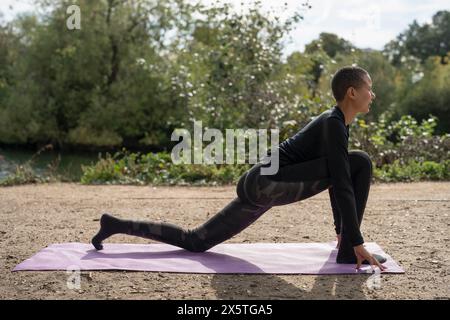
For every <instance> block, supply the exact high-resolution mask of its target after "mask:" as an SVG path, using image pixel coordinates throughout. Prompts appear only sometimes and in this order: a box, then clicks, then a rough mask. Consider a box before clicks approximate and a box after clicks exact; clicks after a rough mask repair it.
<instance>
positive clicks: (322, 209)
mask: <svg viewBox="0 0 450 320" xmlns="http://www.w3.org/2000/svg"><path fill="white" fill-rule="evenodd" d="M234 196H235V189H234V187H232V186H229V187H228V186H227V187H215V188H210V187H157V188H155V187H148V186H147V187H138V186H82V185H78V184H49V185H27V186H17V187H8V188H0V204H1V205H0V246H1V249H0V261H1V279H0V298H2V299H449V298H450V287H449V286H450V277H449V271H450V268H449V265H450V263H449V261H450V258H449V257H450V254H449V253H450V250H449V245H450V242H449V241H450V232H449V229H450V228H449V227H450V219H449V214H450V182H438V183H431V182H426V183H412V184H404V183H401V184H400V183H399V184H374V185H372V187H371V193H370V196H369V201H368V204H367V209H366V213H365V219H364V222H363V226H362V230H363V235H364V237H365V240H366V241H367V242H369V241H376V242H377V243H378V244H380V245H381V246H382V247H383V249H384V250H385V251H386V252H387V253H388V254H390V255H391V256H392V257H393V258H394V259H396V260H397V262H398V263H399V264H400V265H401V266H402V267H403V268H404V269H405V270H406V273H405V274H403V275H398V274H384V275H382V276H381V283H380V288H379V289H373V288H372V289H370V288H369V287H368V286H367V283H366V281H367V279H368V277H369V276H368V275H353V276H347V275H339V276H335V275H331V276H330V275H328V276H306V275H223V274H174V273H158V272H123V271H109V272H97V271H94V272H82V276H81V289H79V290H74V289H69V288H68V287H67V284H66V282H67V279H68V275H67V274H66V272H65V271H53V272H48V271H47V272H29V271H26V272H14V273H13V272H11V270H12V269H13V268H14V266H15V265H17V264H18V263H20V262H22V261H23V260H24V259H27V258H29V257H30V256H31V255H33V254H34V253H36V252H37V251H39V250H40V249H42V248H44V247H46V246H47V245H49V244H51V243H58V242H72V241H80V242H89V240H90V238H91V237H92V235H93V234H95V232H96V230H97V228H98V218H99V217H100V214H101V213H102V212H110V213H113V214H115V215H118V216H120V217H124V218H125V217H129V218H136V219H152V220H164V221H168V222H172V223H175V224H179V225H182V226H184V227H195V226H197V225H198V224H200V223H202V222H203V221H205V220H206V219H207V218H208V217H209V216H211V215H213V214H214V213H215V212H217V211H218V210H219V209H221V208H222V207H223V206H224V205H226V204H227V203H228V202H229V201H230V200H231V199H232V198H233V197H234ZM331 240H334V230H333V227H332V213H331V206H330V202H329V199H328V193H327V192H322V193H321V194H319V195H316V196H315V197H312V198H310V199H307V200H305V201H302V202H297V203H294V204H290V205H286V206H281V207H275V208H272V209H271V210H270V211H268V212H266V213H265V214H264V215H263V216H262V217H261V218H260V219H259V220H257V221H256V222H255V223H254V224H253V225H251V226H250V227H249V228H247V229H246V230H244V231H243V232H242V233H240V234H238V235H237V236H235V237H234V238H232V239H230V240H228V242H229V243H233V242H234V243H237V242H327V241H331ZM109 241H110V242H136V243H148V242H149V241H147V240H145V239H140V238H134V237H129V236H114V237H113V238H111V239H110V240H109ZM150 242H151V241H150Z"/></svg>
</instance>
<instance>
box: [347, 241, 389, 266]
mask: <svg viewBox="0 0 450 320" xmlns="http://www.w3.org/2000/svg"><path fill="white" fill-rule="evenodd" d="M353 249H354V250H355V254H356V259H357V260H356V261H357V264H356V269H359V267H361V264H362V263H363V261H364V260H367V261H369V263H370V265H373V266H377V267H378V268H380V270H381V271H384V270H386V267H385V266H383V265H382V264H381V263H379V262H378V260H377V259H375V258H374V257H373V256H372V255H371V254H370V252H369V251H367V250H366V248H364V245H362V244H360V245H359V246H356V247H353Z"/></svg>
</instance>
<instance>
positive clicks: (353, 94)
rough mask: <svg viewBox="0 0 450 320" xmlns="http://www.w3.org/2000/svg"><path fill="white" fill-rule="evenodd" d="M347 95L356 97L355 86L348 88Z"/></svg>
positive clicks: (352, 97) (351, 97)
mask: <svg viewBox="0 0 450 320" xmlns="http://www.w3.org/2000/svg"><path fill="white" fill-rule="evenodd" d="M347 95H348V97H349V98H350V99H355V98H356V90H355V88H353V87H348V89H347Z"/></svg>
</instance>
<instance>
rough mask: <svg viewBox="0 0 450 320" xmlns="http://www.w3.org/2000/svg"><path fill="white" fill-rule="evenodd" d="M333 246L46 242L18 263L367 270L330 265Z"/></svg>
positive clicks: (396, 269) (38, 266) (395, 268)
mask: <svg viewBox="0 0 450 320" xmlns="http://www.w3.org/2000/svg"><path fill="white" fill-rule="evenodd" d="M335 246H336V242H330V243H239V244H236V243H222V244H219V245H217V246H215V247H213V248H211V249H210V250H208V251H206V252H202V253H193V252H189V251H186V250H184V249H180V248H178V247H174V246H171V245H167V244H159V243H158V244H109V243H105V244H104V249H103V250H102V251H96V250H95V249H94V248H93V246H92V245H90V244H86V243H62V244H52V245H50V246H48V247H47V248H45V249H43V250H41V251H39V252H38V253H36V254H35V255H34V256H32V257H31V258H29V259H27V260H25V261H24V262H22V263H20V264H19V265H18V266H16V267H15V268H14V270H13V271H22V270H68V269H71V270H74V269H79V270H133V271H160V272H178V273H272V274H357V273H367V272H371V271H372V269H371V267H370V266H363V267H362V268H361V269H360V270H356V269H355V264H336V263H335V260H336V254H337V250H336V249H335ZM365 246H366V248H367V249H368V250H369V251H370V252H371V253H378V254H381V255H383V256H385V257H386V258H387V262H386V263H384V265H385V266H386V267H388V269H387V270H386V271H385V272H384V273H404V270H403V269H402V268H401V267H400V266H399V265H398V264H397V263H396V262H395V261H394V260H393V259H392V258H391V257H390V256H389V255H387V254H386V253H385V252H383V250H382V249H381V248H380V247H379V246H378V245H377V244H376V243H373V242H371V243H366V244H365Z"/></svg>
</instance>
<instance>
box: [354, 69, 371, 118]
mask: <svg viewBox="0 0 450 320" xmlns="http://www.w3.org/2000/svg"><path fill="white" fill-rule="evenodd" d="M356 92H357V94H356V95H355V100H354V101H355V105H356V107H357V112H363V113H368V112H369V111H370V105H371V104H372V102H373V100H374V99H375V93H374V92H373V91H372V79H370V76H369V75H367V76H364V83H363V84H362V85H361V87H360V88H358V89H356Z"/></svg>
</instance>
